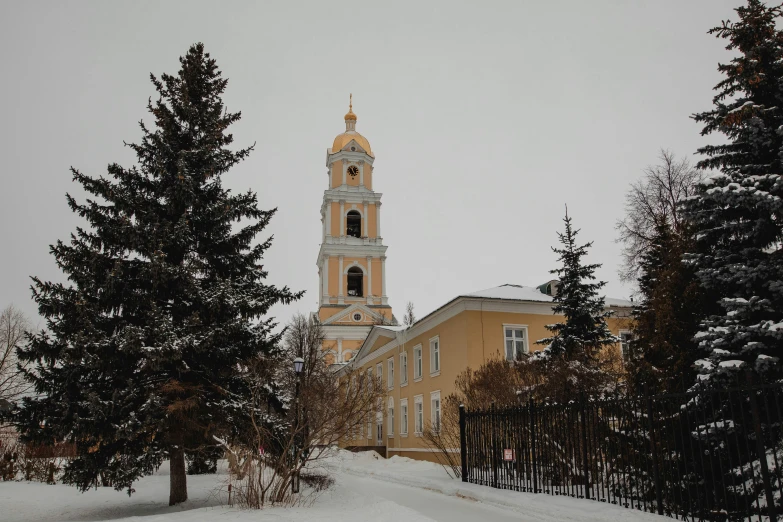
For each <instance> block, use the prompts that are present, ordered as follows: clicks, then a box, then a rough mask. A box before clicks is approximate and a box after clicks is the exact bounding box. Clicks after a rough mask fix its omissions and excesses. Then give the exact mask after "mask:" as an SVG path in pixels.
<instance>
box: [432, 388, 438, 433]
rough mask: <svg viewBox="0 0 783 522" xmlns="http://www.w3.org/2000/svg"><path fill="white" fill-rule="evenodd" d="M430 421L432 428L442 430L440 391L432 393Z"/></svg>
mask: <svg viewBox="0 0 783 522" xmlns="http://www.w3.org/2000/svg"><path fill="white" fill-rule="evenodd" d="M430 416H431V418H430V423H431V426H432V430H433V431H434V432H435V433H437V432H439V431H440V391H434V392H432V393H430Z"/></svg>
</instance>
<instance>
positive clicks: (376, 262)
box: [372, 257, 383, 296]
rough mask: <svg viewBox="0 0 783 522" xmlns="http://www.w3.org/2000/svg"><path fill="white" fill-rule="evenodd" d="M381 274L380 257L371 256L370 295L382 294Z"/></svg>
mask: <svg viewBox="0 0 783 522" xmlns="http://www.w3.org/2000/svg"><path fill="white" fill-rule="evenodd" d="M382 283H383V274H382V273H381V258H379V257H374V258H372V295H374V296H382V295H383V288H382V287H383V284H382Z"/></svg>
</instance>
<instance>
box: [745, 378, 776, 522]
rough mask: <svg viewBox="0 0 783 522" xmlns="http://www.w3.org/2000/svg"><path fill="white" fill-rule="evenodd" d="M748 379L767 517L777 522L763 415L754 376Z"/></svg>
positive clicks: (772, 521) (771, 521)
mask: <svg viewBox="0 0 783 522" xmlns="http://www.w3.org/2000/svg"><path fill="white" fill-rule="evenodd" d="M746 376H747V379H748V395H749V396H750V409H751V412H752V413H753V431H754V432H756V452H758V455H759V463H760V464H761V478H762V480H763V481H764V493H765V494H766V496H767V516H769V521H770V522H776V521H777V514H776V513H775V497H774V495H773V494H772V482H771V481H770V480H769V466H768V465H767V452H766V451H764V442H763V440H762V433H761V415H760V413H759V404H758V402H757V401H756V392H755V390H754V389H753V374H752V373H751V372H750V371H748V372H747V373H746Z"/></svg>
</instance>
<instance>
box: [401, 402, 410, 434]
mask: <svg viewBox="0 0 783 522" xmlns="http://www.w3.org/2000/svg"><path fill="white" fill-rule="evenodd" d="M407 436H408V399H400V437H407Z"/></svg>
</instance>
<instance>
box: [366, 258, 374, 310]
mask: <svg viewBox="0 0 783 522" xmlns="http://www.w3.org/2000/svg"><path fill="white" fill-rule="evenodd" d="M367 304H373V299H372V256H367Z"/></svg>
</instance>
